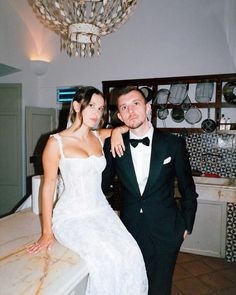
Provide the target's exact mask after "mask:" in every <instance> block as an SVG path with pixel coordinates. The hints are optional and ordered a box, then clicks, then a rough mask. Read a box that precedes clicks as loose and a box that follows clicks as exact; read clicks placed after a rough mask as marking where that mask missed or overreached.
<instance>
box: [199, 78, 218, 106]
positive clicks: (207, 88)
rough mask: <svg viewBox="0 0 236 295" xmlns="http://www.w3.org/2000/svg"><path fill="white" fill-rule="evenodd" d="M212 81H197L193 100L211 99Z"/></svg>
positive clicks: (207, 100)
mask: <svg viewBox="0 0 236 295" xmlns="http://www.w3.org/2000/svg"><path fill="white" fill-rule="evenodd" d="M213 90H214V83H209V82H206V83H197V86H196V91H195V100H196V101H197V102H199V103H208V102H210V101H211V99H212V94H213Z"/></svg>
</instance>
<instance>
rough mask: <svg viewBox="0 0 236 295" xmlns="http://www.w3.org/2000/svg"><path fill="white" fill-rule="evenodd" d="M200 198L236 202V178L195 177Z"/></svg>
mask: <svg viewBox="0 0 236 295" xmlns="http://www.w3.org/2000/svg"><path fill="white" fill-rule="evenodd" d="M193 179H194V182H195V185H196V191H197V193H198V194H199V197H198V198H199V199H203V200H209V201H220V202H232V203H236V179H235V178H223V177H221V178H214V177H194V178H193Z"/></svg>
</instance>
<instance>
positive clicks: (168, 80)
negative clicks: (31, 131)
mask: <svg viewBox="0 0 236 295" xmlns="http://www.w3.org/2000/svg"><path fill="white" fill-rule="evenodd" d="M207 82H208V83H214V88H215V91H214V95H215V97H214V98H213V99H212V101H211V102H209V103H198V102H192V101H191V106H193V107H197V108H199V109H208V108H210V109H214V120H215V122H216V124H217V126H219V124H220V118H221V113H222V108H236V104H229V103H227V102H225V101H224V100H223V86H224V84H225V83H227V82H236V73H230V74H214V75H198V76H179V77H178V76H176V77H161V78H144V79H127V80H110V81H102V86H103V93H104V95H105V98H106V100H107V110H108V111H113V112H114V111H115V110H116V106H115V105H114V102H113V101H112V98H111V90H112V89H114V88H117V87H125V86H128V85H133V86H137V87H150V88H151V89H152V91H153V93H154V97H155V94H156V93H157V91H158V90H159V89H161V88H162V87H163V85H169V86H170V85H171V84H175V83H183V84H188V85H191V84H197V83H207ZM154 97H153V98H154ZM152 107H153V110H157V109H158V108H161V107H162V105H155V106H152ZM166 107H167V108H168V109H173V108H174V107H176V105H173V104H170V103H168V104H167V105H166ZM107 113H108V114H109V112H107ZM153 113H156V112H153ZM153 119H155V115H153ZM204 119H207V117H206V118H203V120H204ZM107 121H108V117H107ZM160 129H163V130H166V131H170V132H181V129H183V128H179V127H176V128H160ZM184 129H187V131H188V132H191V133H203V130H202V129H201V128H191V127H186V128H184Z"/></svg>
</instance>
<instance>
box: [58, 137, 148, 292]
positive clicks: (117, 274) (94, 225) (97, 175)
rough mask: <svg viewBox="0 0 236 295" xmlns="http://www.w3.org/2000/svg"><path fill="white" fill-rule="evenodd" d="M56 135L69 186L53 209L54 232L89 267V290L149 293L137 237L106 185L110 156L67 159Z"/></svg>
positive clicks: (64, 180)
mask: <svg viewBox="0 0 236 295" xmlns="http://www.w3.org/2000/svg"><path fill="white" fill-rule="evenodd" d="M53 136H54V138H56V140H57V142H58V144H59V148H60V152H61V159H60V164H59V167H60V172H61V176H62V179H63V183H64V190H63V193H62V194H61V196H60V198H59V200H58V202H57V204H56V206H55V208H54V211H53V232H54V234H55V237H56V239H57V240H58V241H59V242H60V243H61V244H62V245H64V246H66V247H68V248H70V249H71V250H73V251H75V252H77V253H78V254H79V255H80V256H81V257H82V258H83V259H84V260H85V261H86V262H87V265H88V269H89V280H88V286H87V290H86V295H146V294H147V292H148V291H147V290H148V283H147V277H146V270H145V265H144V261H143V257H142V254H141V252H140V249H139V248H138V245H137V243H136V241H135V240H134V239H133V237H132V236H131V234H130V233H129V232H128V231H127V230H126V228H125V227H124V225H123V224H122V222H121V221H120V219H119V217H118V216H117V215H116V213H114V211H113V210H112V208H111V207H110V205H109V203H108V202H107V200H106V197H105V196H104V194H103V192H102V190H101V175H102V171H103V169H104V168H105V165H106V161H105V158H104V156H101V157H96V156H91V157H88V158H67V157H65V156H64V153H63V147H62V138H61V137H60V136H59V134H55V135H53Z"/></svg>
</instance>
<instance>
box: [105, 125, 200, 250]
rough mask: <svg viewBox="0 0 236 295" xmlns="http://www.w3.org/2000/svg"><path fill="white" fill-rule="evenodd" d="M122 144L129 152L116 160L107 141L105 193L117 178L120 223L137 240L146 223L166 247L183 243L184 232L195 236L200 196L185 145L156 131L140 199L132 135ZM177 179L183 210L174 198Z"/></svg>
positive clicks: (171, 136)
mask: <svg viewBox="0 0 236 295" xmlns="http://www.w3.org/2000/svg"><path fill="white" fill-rule="evenodd" d="M123 140H124V144H125V148H126V150H125V152H124V155H123V156H122V157H118V156H117V157H116V158H113V157H112V154H111V152H110V138H108V139H106V141H105V144H104V153H105V156H106V160H107V166H106V168H105V170H104V172H103V179H102V188H103V191H104V193H105V194H106V193H107V191H108V190H109V189H110V185H111V184H112V180H113V177H114V176H115V175H117V176H118V179H119V184H120V186H121V204H122V205H121V219H122V221H123V223H124V224H125V226H126V227H127V229H128V230H129V231H130V232H131V234H132V235H133V236H134V237H136V236H138V234H139V231H140V229H141V228H143V223H145V225H146V228H147V231H148V232H150V233H151V235H152V237H153V238H154V239H155V240H158V241H159V242H162V243H163V245H165V246H168V245H174V244H176V243H178V244H179V243H181V242H182V240H183V233H184V231H185V229H187V230H188V232H189V233H191V232H192V228H193V224H194V219H195V213H196V209H197V200H196V198H197V196H198V195H197V193H196V191H195V184H194V181H193V178H192V173H191V168H190V163H189V155H188V152H187V149H186V145H185V141H184V140H183V139H182V138H179V137H177V136H175V135H171V134H167V133H163V132H160V131H159V130H157V129H156V128H154V133H153V140H152V147H151V162H150V170H149V177H148V180H147V184H146V187H145V190H144V192H143V194H142V195H141V194H140V191H139V187H138V183H137V179H136V175H135V170H134V165H133V162H132V156H131V150H130V144H129V133H126V134H125V135H124V136H123ZM176 179H177V181H178V187H179V191H180V193H181V201H180V204H181V206H180V208H179V206H177V203H176V200H175V198H174V194H175V193H174V186H175V180H176ZM141 209H142V210H141ZM140 211H142V213H141V212H140Z"/></svg>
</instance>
